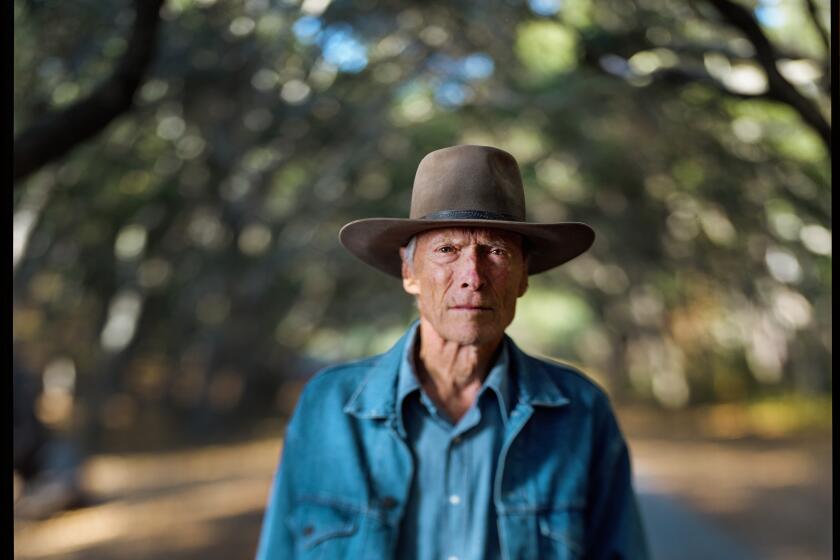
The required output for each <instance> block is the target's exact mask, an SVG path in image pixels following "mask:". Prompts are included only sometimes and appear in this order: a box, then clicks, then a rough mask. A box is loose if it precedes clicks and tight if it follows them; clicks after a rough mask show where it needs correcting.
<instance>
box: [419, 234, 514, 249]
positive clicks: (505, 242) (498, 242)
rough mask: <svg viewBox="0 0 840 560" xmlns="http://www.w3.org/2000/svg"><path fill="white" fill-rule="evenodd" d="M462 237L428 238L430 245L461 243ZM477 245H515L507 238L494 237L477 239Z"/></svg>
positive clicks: (443, 236)
mask: <svg viewBox="0 0 840 560" xmlns="http://www.w3.org/2000/svg"><path fill="white" fill-rule="evenodd" d="M463 242H464V238H454V237H450V236H448V235H441V236H440V237H433V238H432V239H430V240H429V243H430V244H431V245H438V244H440V243H453V244H463ZM477 244H478V245H501V246H503V247H513V246H515V245H516V243H514V242H513V241H511V240H509V239H502V238H499V239H495V240H489V241H479V242H478V243H477Z"/></svg>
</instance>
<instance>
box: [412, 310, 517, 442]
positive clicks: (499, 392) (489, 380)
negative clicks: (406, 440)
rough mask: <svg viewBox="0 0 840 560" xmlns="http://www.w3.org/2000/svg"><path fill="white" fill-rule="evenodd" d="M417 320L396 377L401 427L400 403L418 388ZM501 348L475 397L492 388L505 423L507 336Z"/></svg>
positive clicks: (508, 397) (507, 411) (506, 405)
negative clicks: (416, 363)
mask: <svg viewBox="0 0 840 560" xmlns="http://www.w3.org/2000/svg"><path fill="white" fill-rule="evenodd" d="M419 325H420V324H419V322H418V323H416V324H415V325H413V326H412V327H411V329H410V330H409V332H408V334H407V337H406V344H405V346H404V347H403V353H402V359H401V361H400V369H399V373H398V377H397V411H396V412H397V417H398V424H399V426H400V427H401V429H402V426H404V424H403V419H402V403H403V401H404V400H405V398H406V397H407V396H408V395H409V394H411V393H412V392H414V391H417V390H420V389H421V387H420V382H419V381H418V380H417V375H415V371H417V370H416V367H415V364H414V345H415V343H416V340H417V332H418V329H419V328H420V327H419ZM501 345H502V348H501V351H500V352H499V355H498V357H497V358H496V363H495V364H494V365H493V367H492V369H491V370H490V373H488V374H487V377H486V378H485V380H484V384H483V385H482V387H481V390H480V391H479V393H478V396H477V397H476V398H477V399H480V398H481V396H482V395H483V394H484V392H485V391H487V390H488V389H489V390H492V391H493V392H494V393H495V394H496V397H497V400H498V402H499V408H500V409H501V412H502V420H503V422H505V423H507V419H508V415H509V414H510V400H511V396H510V375H509V370H508V363H509V359H510V358H509V351H508V345H507V337H505V338H504V339H502V342H501Z"/></svg>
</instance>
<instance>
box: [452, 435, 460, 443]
mask: <svg viewBox="0 0 840 560" xmlns="http://www.w3.org/2000/svg"><path fill="white" fill-rule="evenodd" d="M452 443H461V436H455V437H454V438H452Z"/></svg>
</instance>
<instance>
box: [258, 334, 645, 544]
mask: <svg viewBox="0 0 840 560" xmlns="http://www.w3.org/2000/svg"><path fill="white" fill-rule="evenodd" d="M406 338H407V337H406V336H403V337H402V338H401V339H400V340H399V341H398V342H397V343H396V344H395V345H394V347H393V348H391V349H390V350H389V351H388V352H386V353H385V354H382V355H379V356H375V357H372V358H367V359H364V360H360V361H357V362H352V363H348V364H341V365H338V366H334V367H331V368H327V369H326V370H323V371H322V372H320V373H319V374H317V375H316V376H315V377H313V379H312V380H311V381H309V383H307V385H306V388H305V389H304V391H303V394H302V395H301V398H300V400H299V401H298V404H297V407H296V409H295V412H294V414H293V416H292V419H291V421H290V422H289V424H288V427H287V431H286V439H285V443H284V446H283V453H282V458H281V461H280V466H279V469H278V471H277V474H276V476H275V478H274V481H273V485H272V488H271V494H270V497H269V504H268V508H267V510H266V514H265V517H264V519H263V528H262V534H261V536H260V542H259V548H258V550H257V559H258V560H285V559H292V558H300V559H313V558H324V559H334V558H335V559H338V558H352V559H367V558H370V559H375V560H380V559H384V558H393V557H394V554H395V550H396V543H397V533H398V530H399V526H400V520H401V518H402V515H403V512H404V511H405V507H406V501H407V499H408V496H409V489H410V485H411V481H412V475H413V468H414V465H413V463H414V461H413V458H412V454H411V451H410V449H409V447H408V445H407V443H406V442H405V440H404V439H403V438H402V436H401V435H400V431H399V430H398V427H397V414H396V411H395V402H396V381H397V374H398V370H399V365H400V358H401V356H402V351H403V345H404V344H405V343H406ZM505 343H506V344H508V345H509V346H508V347H509V349H510V375H511V376H512V377H513V379H512V381H513V383H512V385H511V386H512V387H513V393H514V395H515V400H514V401H513V410H512V412H511V415H510V421H509V422H508V427H507V429H506V433H505V438H504V443H503V445H502V450H501V453H500V454H499V457H498V466H497V469H496V477H495V481H494V486H493V503H494V507H495V511H496V518H497V527H498V534H499V541H500V547H501V553H502V558H505V559H507V560H514V559H523V560H531V559H543V558H545V559H567V558H569V559H571V558H574V559H577V558H587V559H589V558H592V559H610V560H612V559H623V558H627V559H645V558H648V553H647V546H646V542H645V536H644V532H643V528H642V522H641V518H640V515H639V510H638V507H637V502H636V496H635V493H634V491H633V487H632V483H631V469H630V458H629V454H628V449H627V445H626V443H625V441H624V438H623V436H622V434H621V432H620V430H619V427H618V424H617V422H616V419H615V417H614V415H613V412H612V410H611V407H610V404H609V401H608V399H607V396H606V395H605V394H604V392H603V391H602V390H601V389H599V388H598V387H597V386H596V385H595V384H594V383H593V382H592V381H590V380H589V379H588V378H586V377H585V376H584V375H583V374H582V373H580V372H578V371H576V370H574V369H572V368H570V367H569V366H566V365H561V364H556V363H551V362H547V361H544V360H540V359H536V358H534V357H531V356H528V355H527V354H525V353H523V352H522V351H521V350H520V349H519V348H518V347H516V345H515V344H513V341H512V340H510V338H508V337H505Z"/></svg>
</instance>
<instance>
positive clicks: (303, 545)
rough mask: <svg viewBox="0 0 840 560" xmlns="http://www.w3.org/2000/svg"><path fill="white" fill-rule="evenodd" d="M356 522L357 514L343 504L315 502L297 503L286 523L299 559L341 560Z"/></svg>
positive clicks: (308, 500)
mask: <svg viewBox="0 0 840 560" xmlns="http://www.w3.org/2000/svg"><path fill="white" fill-rule="evenodd" d="M359 518H360V513H359V511H358V510H357V509H355V508H352V507H348V506H347V505H345V504H341V503H337V502H333V501H330V500H325V499H315V498H313V499H301V500H299V501H298V502H297V504H296V505H295V508H294V510H293V512H292V515H291V519H290V523H289V526H290V529H291V530H292V531H293V533H294V535H295V542H296V543H297V551H298V555H299V557H301V558H341V557H344V556H345V555H346V554H347V553H348V552H349V547H350V544H351V541H352V540H353V539H352V536H353V535H354V534H355V533H356V532H357V531H358V530H359V523H360V519H359Z"/></svg>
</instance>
